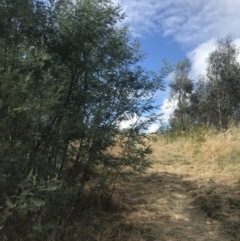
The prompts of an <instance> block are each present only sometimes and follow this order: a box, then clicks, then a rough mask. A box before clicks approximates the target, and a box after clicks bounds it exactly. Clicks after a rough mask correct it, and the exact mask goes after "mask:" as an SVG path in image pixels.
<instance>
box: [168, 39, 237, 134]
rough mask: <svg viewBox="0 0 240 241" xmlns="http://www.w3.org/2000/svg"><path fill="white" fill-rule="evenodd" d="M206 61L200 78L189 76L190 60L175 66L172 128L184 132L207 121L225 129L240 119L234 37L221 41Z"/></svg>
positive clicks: (172, 86)
mask: <svg viewBox="0 0 240 241" xmlns="http://www.w3.org/2000/svg"><path fill="white" fill-rule="evenodd" d="M206 61H207V70H206V76H201V77H200V78H199V79H198V80H197V81H194V80H192V79H191V77H190V71H191V64H190V61H189V59H185V60H183V61H180V62H178V63H177V65H176V66H175V68H174V70H173V72H172V73H173V74H172V81H171V83H170V89H171V98H170V100H171V101H174V102H175V103H176V109H175V110H174V113H173V114H172V116H171V118H170V129H172V130H182V131H185V130H186V129H189V128H191V127H192V126H196V125H202V124H204V125H208V126H209V127H214V128H217V129H219V130H223V129H227V128H228V127H229V125H232V124H236V123H238V122H239V121H240V63H239V49H238V48H237V47H236V46H235V45H234V43H233V40H232V39H231V37H227V38H226V39H223V40H218V41H217V43H216V47H215V50H214V51H213V52H211V53H210V54H209V56H208V58H207V60H206Z"/></svg>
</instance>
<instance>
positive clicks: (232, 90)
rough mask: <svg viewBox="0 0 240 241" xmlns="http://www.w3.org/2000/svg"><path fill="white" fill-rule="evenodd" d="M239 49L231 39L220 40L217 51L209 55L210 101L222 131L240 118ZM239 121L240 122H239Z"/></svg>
mask: <svg viewBox="0 0 240 241" xmlns="http://www.w3.org/2000/svg"><path fill="white" fill-rule="evenodd" d="M238 56H239V49H238V48H237V47H236V46H235V45H234V43H233V40H232V39H231V37H227V38H226V39H224V40H218V41H217V44H216V49H215V50H214V51H213V52H212V53H210V54H209V57H208V67H207V77H208V81H209V87H208V88H209V93H210V95H209V101H211V105H212V106H213V113H212V114H213V115H212V116H215V117H216V118H214V117H213V122H214V123H215V125H216V126H218V127H219V128H220V129H222V128H227V127H228V123H229V121H230V120H231V119H236V117H237V116H239V104H240V64H239V62H238V60H237V58H238ZM238 121H239V120H238Z"/></svg>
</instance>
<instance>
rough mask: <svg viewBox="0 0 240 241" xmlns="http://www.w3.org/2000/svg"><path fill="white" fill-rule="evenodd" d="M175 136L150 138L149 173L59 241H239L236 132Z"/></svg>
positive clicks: (239, 148)
mask: <svg viewBox="0 0 240 241" xmlns="http://www.w3.org/2000/svg"><path fill="white" fill-rule="evenodd" d="M180 136H181V137H180V138H177V140H176V138H175V141H172V142H167V140H169V138H167V137H166V136H156V135H155V136H154V135H153V136H151V140H149V142H150V143H149V144H151V146H152V148H153V150H154V152H153V153H152V154H151V155H150V156H149V158H150V159H151V160H152V162H153V166H152V168H150V169H149V170H148V171H147V173H146V174H144V175H143V176H136V177H133V178H131V180H129V181H128V182H126V183H123V185H121V186H119V187H118V189H117V191H116V193H115V196H114V198H113V200H112V204H111V207H110V209H108V210H107V211H104V210H103V208H104V205H102V203H101V200H99V202H97V203H96V205H95V206H94V207H93V209H92V210H90V213H88V215H87V216H86V218H85V220H86V222H85V225H84V227H82V225H81V226H79V224H77V223H76V224H75V225H73V226H72V227H71V228H70V231H69V236H65V238H63V239H62V240H93V241H94V240H98V241H100V240H102V241H107V240H123V241H125V240H132V241H134V240H136V241H140V240H149V241H152V240H166V241H169V240H172V241H175V240H184V241H187V240H222V241H224V240H226V241H227V240H240V181H239V180H240V145H239V143H240V128H237V127H235V128H231V129H230V130H228V131H227V132H225V133H220V134H216V133H215V134H213V133H212V132H211V131H210V130H207V129H206V130H202V131H200V132H198V133H195V134H192V133H184V135H183V134H180ZM88 223H89V224H90V225H88ZM80 227H82V228H80ZM50 240H55V239H50Z"/></svg>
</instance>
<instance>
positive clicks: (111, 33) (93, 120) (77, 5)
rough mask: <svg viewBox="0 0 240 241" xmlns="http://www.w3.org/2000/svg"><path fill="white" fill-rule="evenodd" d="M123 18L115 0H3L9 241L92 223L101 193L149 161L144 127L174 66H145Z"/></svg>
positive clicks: (4, 216)
mask: <svg viewBox="0 0 240 241" xmlns="http://www.w3.org/2000/svg"><path fill="white" fill-rule="evenodd" d="M123 18H124V15H123V14H121V9H120V7H119V6H113V4H112V3H111V2H110V1H109V0H101V1H99V0H77V1H68V0H56V1H54V0H49V2H48V1H36V0H0V133H1V135H0V239H1V240H45V239H47V237H48V236H49V235H53V236H52V237H54V238H55V239H57V238H60V235H63V236H64V230H68V231H69V228H68V225H69V224H70V225H72V224H73V223H75V220H76V219H78V221H77V222H78V223H79V225H83V224H84V225H90V224H91V219H89V217H88V218H84V217H83V216H82V215H83V213H84V211H85V210H86V209H88V208H89V207H90V206H91V205H93V203H94V200H97V202H99V200H100V199H101V195H102V196H104V198H105V204H104V205H107V204H109V201H110V199H111V196H112V194H113V191H114V188H115V185H116V181H117V180H118V179H119V178H122V177H125V176H128V175H131V174H133V173H141V172H142V171H144V170H145V169H146V168H147V167H148V166H149V162H148V161H146V159H145V158H144V157H145V155H146V154H147V153H149V148H147V147H146V146H145V144H144V135H143V134H142V133H144V132H143V130H145V129H146V128H148V125H149V124H151V123H152V122H153V121H155V120H156V119H157V118H158V116H157V115H155V114H150V115H148V114H147V113H154V111H153V110H154V109H155V106H154V95H155V93H156V91H157V90H159V89H161V90H163V89H164V86H163V79H164V77H165V75H166V74H167V73H166V72H164V71H163V72H161V73H160V74H155V73H152V72H147V71H145V70H144V69H143V68H142V67H140V66H139V64H138V63H139V62H140V61H141V60H142V58H143V57H144V54H143V53H142V52H141V50H140V45H139V43H138V42H136V41H132V40H131V36H130V33H129V31H128V29H127V28H126V27H120V26H119V25H120V24H119V23H120V21H121V20H122V19H123ZM136 116H137V121H136V122H135V123H133V124H132V125H131V126H130V127H129V128H127V129H126V130H125V131H124V132H123V131H121V130H120V128H119V126H120V124H121V123H122V122H124V121H128V120H130V119H132V118H133V117H136ZM142 116H143V117H144V118H140V117H142ZM116 146H117V147H118V148H117V151H115V152H111V151H110V150H111V149H112V148H113V147H116ZM89 180H91V181H89ZM82 219H84V222H83V221H81V220H82ZM79 220H80V221H79ZM70 239H71V238H70Z"/></svg>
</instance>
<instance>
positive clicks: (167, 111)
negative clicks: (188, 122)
mask: <svg viewBox="0 0 240 241" xmlns="http://www.w3.org/2000/svg"><path fill="white" fill-rule="evenodd" d="M176 106H177V101H176V100H172V101H169V99H168V98H166V99H165V100H164V101H163V103H162V107H161V110H162V112H163V116H162V118H163V122H168V120H169V118H170V115H171V114H172V113H173V111H174V110H175V108H176Z"/></svg>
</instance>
